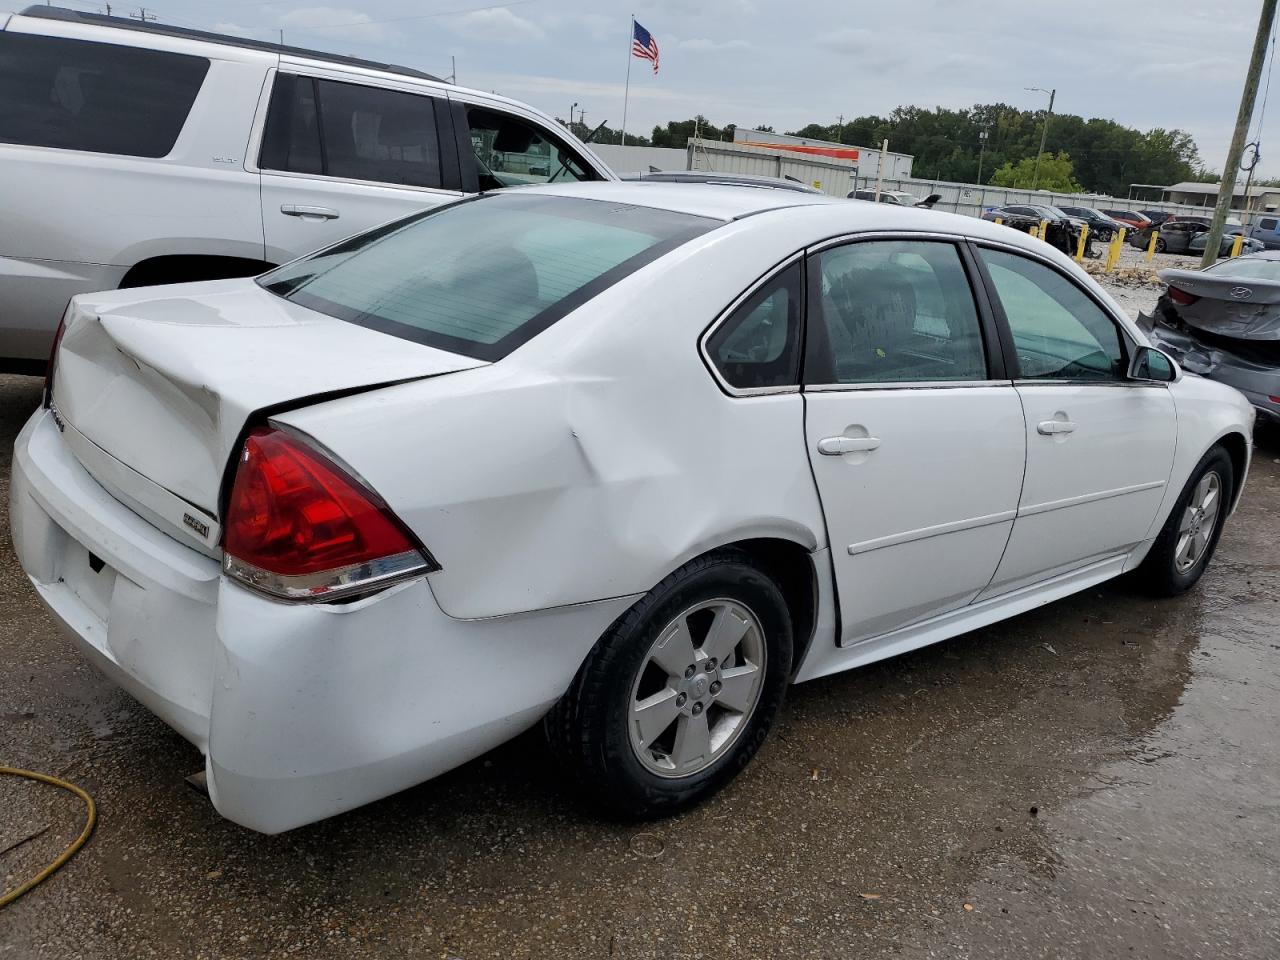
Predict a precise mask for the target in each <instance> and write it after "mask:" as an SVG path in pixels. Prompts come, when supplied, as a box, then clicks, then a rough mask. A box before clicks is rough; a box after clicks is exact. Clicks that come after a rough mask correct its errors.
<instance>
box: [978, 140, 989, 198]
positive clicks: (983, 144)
mask: <svg viewBox="0 0 1280 960" xmlns="http://www.w3.org/2000/svg"><path fill="white" fill-rule="evenodd" d="M986 155H987V131H985V130H980V131H978V186H982V160H983V158H984V157H985V156H986Z"/></svg>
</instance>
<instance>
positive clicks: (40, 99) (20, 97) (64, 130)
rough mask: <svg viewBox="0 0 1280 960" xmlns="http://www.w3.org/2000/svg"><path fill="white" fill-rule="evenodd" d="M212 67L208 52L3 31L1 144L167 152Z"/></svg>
mask: <svg viewBox="0 0 1280 960" xmlns="http://www.w3.org/2000/svg"><path fill="white" fill-rule="evenodd" d="M208 70H209V61H208V60H206V59H204V58H203V57H191V56H186V55H185V54H179V53H167V52H164V51H160V50H143V49H139V48H138V47H122V46H117V45H115V44H107V43H93V42H90V41H88V40H68V39H65V38H62V37H41V36H33V35H31V34H25V33H10V32H8V31H0V143H19V144H24V145H27V146H33V147H59V148H61V149H64V150H87V151H91V152H93V153H114V154H119V155H122V156H128V157H163V156H165V155H166V154H168V153H169V151H170V150H172V149H173V145H174V143H175V142H176V141H177V139H178V134H179V133H180V132H181V131H182V124H183V123H184V122H185V121H186V119H187V114H188V113H189V112H190V110H191V104H192V103H194V102H195V99H196V94H197V93H199V91H200V85H201V83H203V82H204V77H205V74H206V73H207V72H208Z"/></svg>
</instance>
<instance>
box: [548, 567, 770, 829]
mask: <svg viewBox="0 0 1280 960" xmlns="http://www.w3.org/2000/svg"><path fill="white" fill-rule="evenodd" d="M791 653H792V627H791V617H790V614H789V612H788V610H787V605H786V602H785V600H784V598H783V596H782V593H781V591H780V590H779V589H778V587H777V585H776V584H775V583H774V582H773V581H772V580H771V579H770V578H768V577H767V576H765V575H764V574H763V573H761V572H760V571H759V570H757V569H756V568H755V567H754V566H752V565H751V563H750V560H749V558H748V557H747V556H746V555H745V554H741V553H738V552H737V551H724V552H721V553H717V554H712V555H710V556H707V557H703V558H699V559H698V560H694V561H692V562H690V563H688V564H686V565H685V566H683V567H681V568H680V569H679V570H677V571H676V572H675V573H673V574H671V576H669V577H667V578H666V579H665V580H663V581H662V583H660V584H659V585H658V586H657V587H655V588H654V589H653V590H651V591H650V592H649V593H648V594H647V595H646V596H645V597H644V598H643V599H642V600H640V601H639V602H638V603H636V605H635V606H634V607H632V608H631V609H630V610H629V611H628V612H627V613H626V614H625V615H624V616H623V617H622V618H621V619H620V620H618V622H617V623H615V624H614V625H613V626H612V627H611V628H610V629H609V631H608V632H607V633H606V634H605V635H604V636H603V637H602V638H601V639H600V641H599V642H598V643H597V644H596V646H595V648H594V649H593V650H592V651H591V654H590V655H589V656H588V657H587V659H586V661H585V662H584V663H583V665H582V667H581V668H580V669H579V671H578V675H577V676H576V677H575V678H574V681H573V685H572V686H571V687H570V688H569V691H568V692H567V693H566V694H565V695H564V697H563V698H562V699H561V701H560V703H558V704H557V705H556V707H555V708H554V709H553V710H552V712H551V713H550V714H549V715H548V717H547V719H546V721H545V724H544V727H545V730H546V733H547V737H548V740H549V742H550V744H551V746H552V749H553V750H554V751H555V752H556V753H557V754H558V755H559V756H560V757H561V758H562V759H563V760H564V761H565V762H566V764H567V766H568V767H569V768H570V769H571V770H573V772H574V773H575V774H576V776H577V779H578V780H579V782H580V783H581V785H582V786H583V788H584V789H585V790H586V792H588V793H589V794H591V795H592V796H593V797H594V798H595V799H596V800H598V801H599V802H601V803H602V804H604V805H605V806H608V807H611V808H613V809H614V810H617V811H618V812H620V813H623V814H626V815H630V816H639V817H656V816H664V815H667V814H670V813H674V812H676V811H677V810H680V809H682V808H684V807H687V806H691V805H692V804H694V803H697V802H698V801H699V800H701V799H703V798H704V797H706V796H708V795H710V794H711V793H714V792H715V791H716V790H718V789H719V788H720V787H721V786H723V785H724V784H725V783H727V782H728V781H729V780H731V779H732V778H733V777H734V776H736V775H737V773H738V772H739V771H740V770H741V769H742V768H743V767H745V766H746V765H747V763H748V762H749V761H750V760H751V758H752V757H753V756H754V755H755V753H756V751H757V750H758V749H759V748H760V745H761V744H762V743H763V742H764V739H765V737H766V736H767V735H768V732H769V728H770V726H771V725H772V723H773V719H774V717H775V715H776V714H777V711H778V708H779V707H780V706H781V703H782V699H783V695H784V693H785V691H786V685H787V680H788V677H789V674H790V670H791Z"/></svg>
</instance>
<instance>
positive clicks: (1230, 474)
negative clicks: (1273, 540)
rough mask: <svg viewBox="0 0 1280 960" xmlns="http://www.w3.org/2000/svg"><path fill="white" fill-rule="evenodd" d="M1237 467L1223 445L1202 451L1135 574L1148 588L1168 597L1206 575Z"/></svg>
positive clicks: (1180, 591) (1222, 522)
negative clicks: (1201, 456)
mask: <svg viewBox="0 0 1280 960" xmlns="http://www.w3.org/2000/svg"><path fill="white" fill-rule="evenodd" d="M1234 482H1235V471H1234V468H1233V467H1232V465H1231V458H1230V457H1229V456H1227V453H1226V451H1225V450H1223V449H1222V448H1221V447H1214V448H1213V449H1212V450H1210V451H1209V452H1208V453H1206V454H1205V455H1204V457H1203V459H1201V461H1200V462H1199V463H1198V464H1197V465H1196V469H1195V470H1193V471H1192V473H1191V479H1190V480H1188V481H1187V485H1186V487H1185V488H1183V491H1182V495H1181V496H1179V497H1178V501H1177V503H1175V504H1174V505H1173V510H1172V511H1171V512H1170V514H1169V519H1168V520H1166V521H1165V524H1164V527H1162V528H1161V530H1160V534H1159V536H1157V537H1156V541H1155V543H1153V544H1152V545H1151V552H1150V553H1148V554H1147V556H1146V559H1144V560H1143V561H1142V564H1141V566H1139V567H1138V569H1137V571H1136V573H1137V576H1138V578H1139V580H1140V581H1141V582H1142V583H1143V585H1144V586H1146V587H1147V589H1148V590H1149V591H1150V592H1152V593H1155V594H1157V595H1159V596H1164V597H1172V596H1176V595H1177V594H1179V593H1182V592H1184V591H1186V590H1189V589H1191V587H1193V586H1194V585H1195V583H1196V581H1197V580H1199V579H1200V577H1201V576H1202V575H1203V574H1204V570H1205V567H1207V566H1208V565H1209V558H1210V557H1212V556H1213V551H1214V550H1215V549H1216V548H1217V546H1218V538H1219V537H1220V536H1221V535H1222V525H1223V524H1224V523H1225V522H1226V519H1227V510H1228V507H1229V504H1230V498H1231V491H1232V489H1233V487H1232V484H1233V483H1234Z"/></svg>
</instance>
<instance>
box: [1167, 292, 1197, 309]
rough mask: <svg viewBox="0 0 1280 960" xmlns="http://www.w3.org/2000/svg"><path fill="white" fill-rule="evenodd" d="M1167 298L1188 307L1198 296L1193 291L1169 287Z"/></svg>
mask: <svg viewBox="0 0 1280 960" xmlns="http://www.w3.org/2000/svg"><path fill="white" fill-rule="evenodd" d="M1169 299H1170V300H1172V301H1173V302H1174V303H1177V304H1180V305H1181V306H1184V307H1189V306H1190V305H1191V304H1193V303H1195V302H1196V301H1197V300H1199V299H1200V298H1199V297H1198V296H1196V295H1195V294H1194V293H1187V291H1185V290H1179V289H1178V288H1177V287H1170V288H1169Z"/></svg>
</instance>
